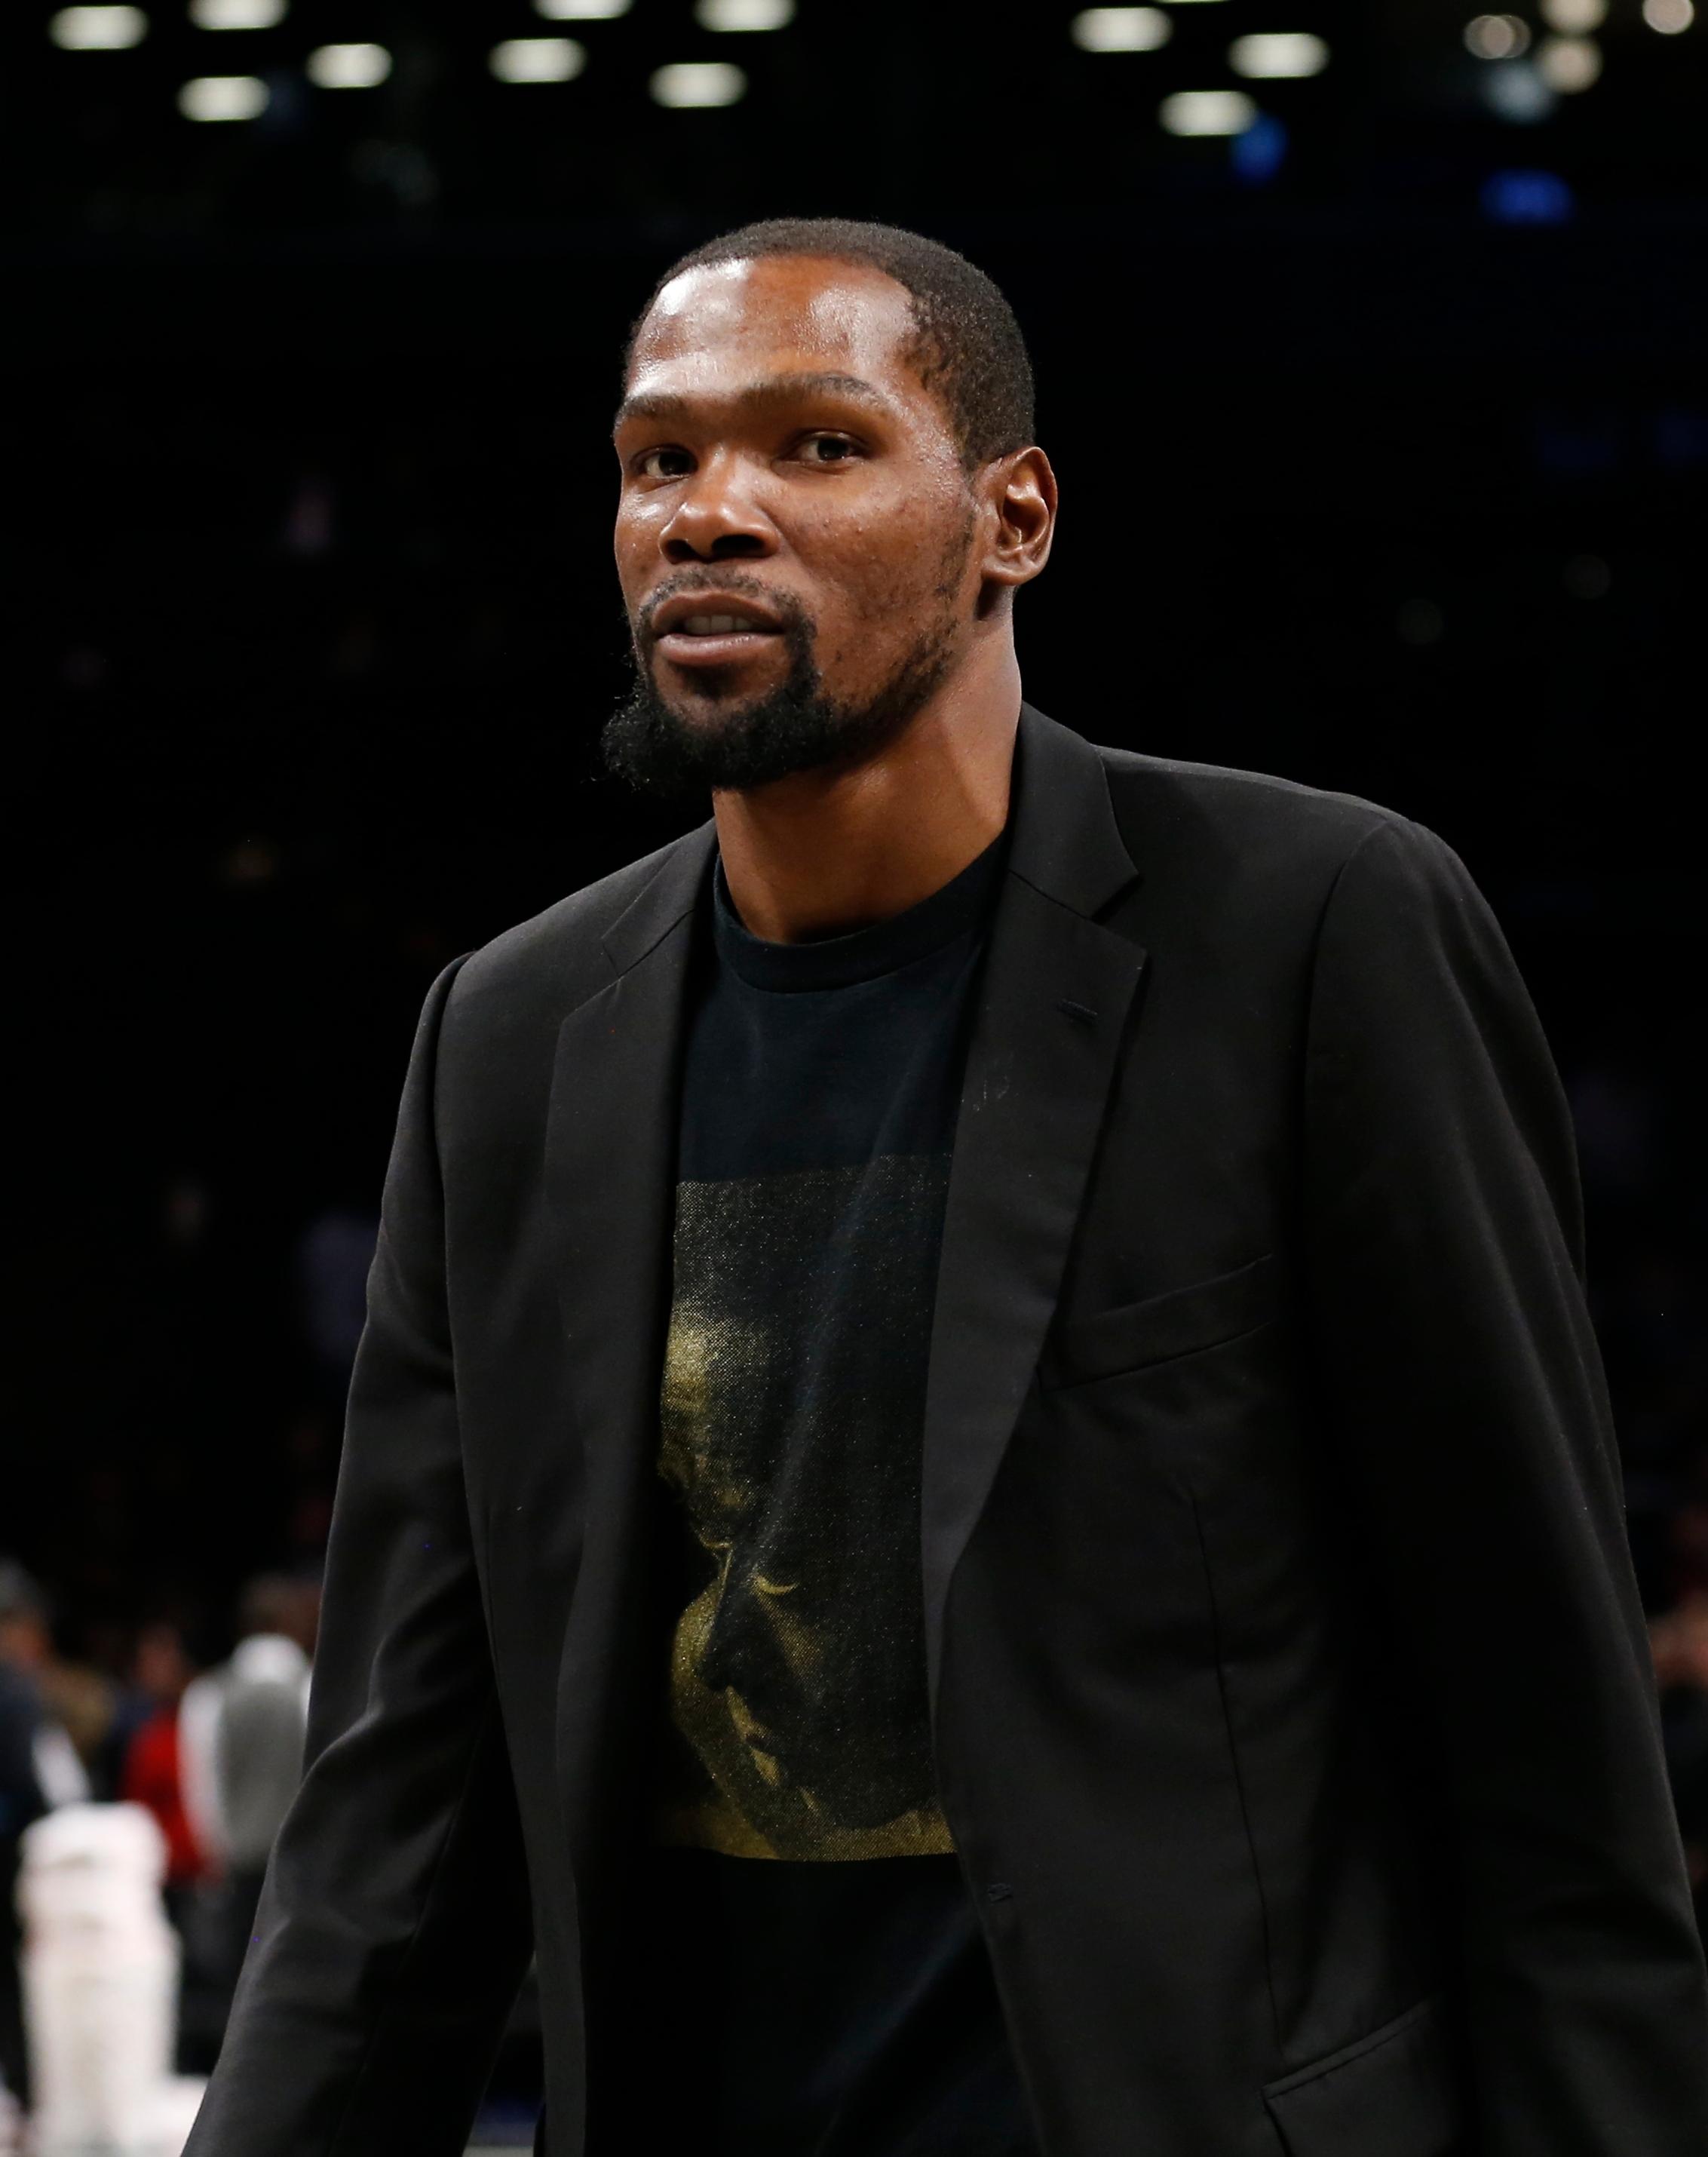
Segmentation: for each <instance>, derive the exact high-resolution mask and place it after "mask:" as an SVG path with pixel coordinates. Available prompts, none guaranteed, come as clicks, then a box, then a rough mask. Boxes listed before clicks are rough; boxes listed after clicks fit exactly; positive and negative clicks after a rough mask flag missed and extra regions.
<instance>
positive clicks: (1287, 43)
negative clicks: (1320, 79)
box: [1227, 30, 1329, 82]
mask: <svg viewBox="0 0 1708 2157" xmlns="http://www.w3.org/2000/svg"><path fill="white" fill-rule="evenodd" d="M1227 64H1228V65H1229V66H1230V67H1231V68H1232V69H1233V71H1234V73H1235V74H1236V75H1244V76H1246V77H1247V78H1248V80H1251V81H1254V82H1255V81H1263V80H1279V79H1281V78H1283V77H1287V76H1300V75H1320V74H1321V73H1322V71H1323V69H1325V67H1326V66H1327V65H1328V64H1329V49H1328V47H1327V46H1326V45H1325V44H1324V43H1323V41H1322V39H1320V38H1318V37H1313V36H1312V34H1311V33H1310V32H1309V30H1254V31H1253V33H1252V34H1251V35H1250V36H1249V37H1247V38H1236V39H1234V41H1233V43H1232V44H1231V45H1230V46H1229V47H1228V49H1227Z"/></svg>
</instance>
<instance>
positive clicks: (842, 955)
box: [712, 827, 1008, 992]
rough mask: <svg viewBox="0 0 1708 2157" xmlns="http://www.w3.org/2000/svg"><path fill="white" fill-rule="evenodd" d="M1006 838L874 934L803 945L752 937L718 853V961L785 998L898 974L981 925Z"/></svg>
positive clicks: (854, 932)
mask: <svg viewBox="0 0 1708 2157" xmlns="http://www.w3.org/2000/svg"><path fill="white" fill-rule="evenodd" d="M1007 837H1008V832H1007V830H1006V827H1005V828H1004V829H1003V830H1002V831H999V832H998V833H997V835H996V837H995V838H994V839H993V840H992V841H991V842H990V845H989V846H988V847H985V851H984V852H983V853H981V854H978V855H975V857H974V858H973V859H972V860H971V861H970V862H968V863H967V865H966V867H965V868H964V869H962V870H961V871H960V873H959V874H958V875H956V876H953V877H951V878H949V882H948V883H946V884H944V885H942V886H940V887H939V889H937V890H936V891H934V892H933V893H931V895H930V897H929V898H922V899H921V900H920V901H919V903H918V905H917V906H910V907H908V909H906V911H905V912H903V913H901V914H895V915H893V916H892V918H891V919H889V920H887V921H875V922H873V923H872V924H871V926H870V927H869V928H866V929H850V930H849V931H848V932H847V934H845V935H841V936H823V937H819V938H817V939H815V940H813V941H812V942H810V943H806V944H778V943H774V942H772V941H771V940H770V939H769V937H764V936H755V935H754V933H753V931H752V930H751V929H749V928H748V927H747V926H746V924H744V923H743V920H742V919H741V916H740V915H739V914H738V913H737V912H736V910H735V904H734V902H733V899H732V898H730V896H729V886H728V883H727V882H726V881H725V879H724V875H723V857H722V856H721V855H714V856H713V868H712V888H713V906H712V920H713V935H714V938H715V940H716V943H717V948H718V958H719V960H721V961H722V962H723V964H724V965H727V966H728V968H729V969H730V970H731V971H732V972H733V974H735V975H736V976H738V978H739V979H740V980H742V981H745V982H746V983H747V984H748V986H749V987H751V988H755V989H769V990H780V991H785V992H787V991H792V990H800V989H845V988H851V987H852V986H854V984H855V983H856V982H858V981H875V980H877V977H878V976H880V975H883V974H892V973H894V972H895V971H896V970H897V969H898V967H901V966H905V965H908V964H909V963H910V961H912V960H915V959H923V958H925V957H927V956H928V955H929V954H930V953H932V952H934V951H938V950H941V949H942V948H943V946H944V945H945V944H949V943H952V942H953V941H954V939H955V938H956V937H957V936H959V935H961V934H965V932H966V931H967V930H969V929H975V928H976V927H977V926H978V925H979V924H980V923H981V922H982V921H983V919H985V914H986V912H987V910H988V909H989V907H990V903H991V901H992V899H993V898H995V887H996V883H997V879H998V878H999V877H1000V875H1001V870H1002V866H1003V862H1004V860H1005V858H1006V853H1007V843H1006V842H1007Z"/></svg>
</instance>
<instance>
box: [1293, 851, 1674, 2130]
mask: <svg viewBox="0 0 1708 2157" xmlns="http://www.w3.org/2000/svg"><path fill="white" fill-rule="evenodd" d="M1583 992H1584V993H1585V994H1586V995H1592V994H1593V993H1594V992H1595V991H1594V985H1593V982H1592V981H1591V980H1589V979H1588V978H1587V977H1586V978H1585V979H1584V981H1583ZM1305 1122H1306V1183H1305V1194H1306V1195H1305V1207H1306V1214H1307V1223H1308V1228H1307V1240H1308V1254H1307V1255H1308V1271H1309V1308H1310V1318H1311V1322H1312V1326H1313V1331H1314V1339H1315V1346H1316V1353H1317V1355H1318V1357H1319V1359H1320V1367H1321V1369H1322V1371H1323V1373H1324V1376H1325V1380H1326V1382H1327V1385H1328V1387H1329V1391H1330V1399H1331V1403H1332V1404H1333V1407H1334V1410H1335V1425H1336V1429H1337V1431H1338V1442H1339V1449H1340V1459H1341V1464H1342V1467H1343V1471H1344V1473H1345V1477H1346V1480H1347V1483H1348V1485H1349V1486H1350V1498H1351V1501H1352V1504H1353V1507H1354V1511H1355V1516H1356V1518H1357V1519H1358V1521H1359V1523H1360V1527H1361V1532H1362V1534H1363V1535H1364V1536H1365V1537H1366V1538H1367V1539H1368V1544H1369V1556H1370V1557H1371V1562H1372V1563H1373V1566H1374V1567H1375V1568H1376V1571H1377V1573H1379V1574H1380V1576H1381V1578H1382V1579H1383V1580H1384V1581H1385V1582H1386V1588H1387V1592H1388V1594H1389V1596H1390V1598H1391V1601H1392V1613H1393V1618H1394V1622H1395V1626H1396V1629H1397V1639H1398V1642H1399V1645H1400V1648H1401V1650H1402V1655H1404V1656H1405V1657H1406V1659H1407V1660H1408V1662H1409V1664H1410V1665H1411V1669H1410V1673H1409V1675H1410V1680H1411V1682H1412V1686H1414V1688H1415V1691H1416V1696H1417V1701H1418V1703H1419V1707H1420V1711H1421V1713H1422V1718H1423V1737H1424V1743H1425V1747H1426V1748H1427V1752H1428V1755H1429V1756H1431V1757H1433V1760H1434V1762H1435V1763H1436V1765H1437V1767H1438V1772H1439V1786H1440V1792H1441V1801H1442V1807H1443V1811H1444V1814H1445V1815H1446V1825H1447V1835H1448V1852H1447V1857H1448V1868H1449V1876H1450V1877H1451V1878H1452V1880H1453V1899H1454V1903H1455V1910H1456V1923H1457V1931H1458V1938H1457V1941H1456V1943H1455V1947H1456V1951H1457V1953H1458V1956H1459V1957H1460V1959H1461V1967H1462V1975H1463V1983H1464V1998H1465V2001H1466V2007H1467V2014H1468V2028H1467V2031H1466V2035H1467V2037H1468V2039H1469V2046H1470V2055H1471V2062H1472V2070H1473V2077H1474V2090H1475V2103H1476V2107H1477V2118H1476V2127H1477V2130H1478V2133H1477V2135H1476V2136H1475V2137H1474V2138H1473V2140H1474V2147H1475V2148H1476V2149H1478V2150H1479V2153H1480V2157H1700V2153H1701V2152H1702V2151H1703V2150H1705V2149H1708V1992H1705V1985H1704V1977H1703V1967H1702V1956H1701V1951H1700V1944H1699V1942H1698V1940H1697V1937H1696V1933H1695V1926H1694V1923H1693V1921H1692V1917H1691V1911H1690V1897H1689V1892H1688V1890H1687V1887H1686V1885H1685V1873H1684V1866H1683V1861H1682V1857H1681V1854H1680V1846H1679V1838H1678V1833H1677V1829H1676V1826H1675V1821H1674V1818H1673V1812H1672V1807H1671V1803H1670V1800H1669V1795H1668V1791H1667V1784H1666V1779H1665V1774H1664V1767H1663V1763H1662V1756H1661V1750H1660V1744H1659V1728H1658V1717H1657V1712H1656V1707H1655V1700H1654V1684H1653V1679H1652V1676H1651V1672H1650V1666H1649V1655H1648V1650H1647V1642H1646V1637H1645V1632H1644V1622H1643V1615H1642V1611H1641V1609H1640V1606H1639V1599H1638V1595H1637V1591H1636V1587H1635V1583H1634V1580H1633V1573H1632V1569H1631V1564H1630V1558H1629V1554H1628V1545H1627V1542H1626V1537H1625V1531H1624V1521H1623V1506H1622V1500H1621V1487H1620V1479H1619V1468H1618V1454H1617V1452H1616V1449H1615V1446H1614V1442H1613V1431H1612V1426H1611V1421H1610V1418H1609V1415H1608V1405H1607V1398H1606V1393H1605V1388H1604V1385H1603V1378H1602V1374H1601V1367H1600V1362H1599V1358H1598V1356H1597V1349H1596V1344H1595V1339H1594V1336H1593V1333H1592V1331H1591V1327H1590V1323H1589V1318H1588V1315H1587V1310H1586V1307H1585V1303H1584V1298H1583V1294H1582V1284H1581V1275H1582V1226H1581V1213H1580V1206H1579V1199H1578V1191H1577V1165H1576V1156H1575V1152H1574V1149H1573V1145H1572V1130H1571V1124H1570V1119H1569V1116H1568V1114H1567V1108H1566V1104H1565V1101H1564V1099H1563V1096H1562V1094H1561V1089H1560V1085H1559V1083H1558V1080H1557V1079H1556V1075H1555V1073H1554V1069H1553V1066H1552V1063H1551V1060H1550V1058H1549V1055H1548V1051H1547V1048H1546V1043H1545V1042H1544V1041H1543V1038H1542V1035H1541V1028H1540V1027H1539V1025H1538V1023H1537V1020H1536V1014H1535V1012H1534V1010H1533V1009H1532V1007H1531V1002H1530V1000H1529V998H1528V996H1526V994H1525V989H1524V986H1523V984H1522V982H1521V981H1520V979H1519V976H1518V974H1517V971H1516V969H1515V966H1514V965H1513V961H1512V959H1511V956H1510V953H1509V952H1508V950H1507V949H1506V945H1505V941H1504V940H1503V939H1502V937H1501V934H1500V929H1499V928H1498V927H1497V926H1496V924H1495V922H1494V917H1493V915H1492V914H1490V912H1489V908H1488V906H1487V905H1486V904H1485V903H1484V900H1483V899H1482V898H1481V897H1480V895H1479V893H1478V892H1477V890H1476V888H1475V887H1474V885H1473V884H1472V883H1471V881H1470V878H1469V876H1468V875H1467V873H1466V872H1465V870H1464V867H1463V865H1462V864H1461V863H1460V862H1459V861H1458V858H1457V857H1456V856H1454V855H1453V853H1452V852H1450V851H1449V850H1448V848H1447V847H1445V846H1443V844H1442V843H1441V842H1439V841H1438V840H1437V839H1435V838H1434V837H1432V836H1431V835H1430V834H1429V833H1428V832H1426V831H1421V830H1419V829H1418V828H1417V827H1416V826H1409V825H1407V824H1405V823H1403V822H1400V821H1394V822H1392V823H1389V824H1386V825H1384V826H1381V827H1380V828H1378V829H1377V830H1376V831H1373V832H1371V834H1370V835H1369V836H1368V837H1366V839H1365V841H1364V842H1362V844H1361V846H1360V847H1358V849H1357V850H1356V852H1355V853H1354V854H1353V856H1352V857H1350V860H1349V861H1348V862H1346V863H1345V866H1344V867H1343V868H1342V870H1341V872H1340V876H1339V878H1338V881H1337V883H1336V885H1335V890H1334V893H1333V894H1332V897H1331V898H1330V902H1329V904H1328V907H1327V909H1326V911H1325V916H1324V919H1323V923H1322V928H1321V933H1320V941H1319V945H1318V950H1317V955H1316V960H1315V966H1314V980H1313V985H1312V992H1311V1010H1310V1027H1309V1053H1308V1058H1307V1068H1306V1089H1305Z"/></svg>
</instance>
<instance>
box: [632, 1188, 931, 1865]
mask: <svg viewBox="0 0 1708 2157" xmlns="http://www.w3.org/2000/svg"><path fill="white" fill-rule="evenodd" d="M948 1181H949V1154H948V1152H947V1151H940V1152H930V1153H917V1154H889V1155H880V1156H876V1157H874V1158H872V1159H871V1160H868V1161H863V1162H861V1163H859V1164H857V1165H855V1166H843V1167H832V1168H805V1169H795V1170H789V1171H774V1172H771V1173H769V1174H762V1175H755V1176H736V1177H729V1178H725V1179H721V1180H714V1181H683V1182H682V1183H680V1184H679V1185H678V1187H677V1218H676V1235H675V1284H674V1292H673V1298H672V1308H671V1324H670V1331H669V1337H668V1343H667V1346H666V1358H665V1371H664V1384H663V1388H662V1397H661V1408H662V1426H663V1428H662V1444H661V1454H660V1462H659V1465H660V1470H661V1474H662V1475H663V1477H664V1480H665V1481H666V1484H667V1485H669V1487H670V1488H671V1491H672V1492H673V1494H674V1495H676V1497H677V1500H678V1501H679V1503H680V1506H681V1507H682V1513H683V1516H684V1517H685V1519H686V1521H687V1526H688V1527H689V1529H690V1530H691V1532H692V1547H693V1549H694V1552H695V1556H696V1559H697V1565H696V1573H697V1577H696V1578H694V1579H692V1580H691V1581H689V1582H688V1583H685V1588H686V1593H687V1598H688V1599H687V1601H686V1607H685V1608H683V1609H682V1614H681V1616H680V1618H679V1619H678V1620H677V1624H676V1628H675V1633H674V1637H673V1640H672V1646H671V1673H670V1712H671V1725H672V1734H673V1740H674V1743H673V1746H672V1751H671V1764H670V1768H669V1770H668V1772H667V1775H666V1789H665V1794H664V1802H663V1809H662V1815H661V1833H662V1835H663V1836H664V1838H665V1840H667V1841H671V1842H676V1843H687V1844H692V1845H697V1846H699V1847H701V1848H702V1849H708V1850H713V1851H721V1852H723V1854H725V1855H726V1856H736V1857H777V1858H797V1859H799V1858H812V1859H819V1860H836V1859H844V1858H872V1857H885V1856H911V1855H923V1854H926V1853H929V1852H946V1851H949V1850H950V1849H951V1848H952V1845H951V1842H950V1840H949V1831H948V1829H947V1827H946V1825H944V1818H943V1815H942V1812H941V1810H940V1809H939V1806H938V1804H937V1802H936V1798H935V1795H934V1789H933V1777H932V1768H931V1754H930V1742H929V1728H928V1724H927V1708H926V1697H925V1684H924V1668H925V1650H924V1631H923V1606H922V1601H921V1593H920V1582H919V1547H918V1519H919V1456H918V1413H919V1402H920V1399H921V1398H922V1396H923V1385H924V1375H925V1366H926V1358H927V1354H928V1351H929V1334H930V1320H931V1308H932V1300H933V1295H934V1286H935V1274H936V1265H937V1256H938V1249H939V1239H940V1236H941V1229H942V1217H943V1207H944V1197H945V1194H946V1192H947V1189H948Z"/></svg>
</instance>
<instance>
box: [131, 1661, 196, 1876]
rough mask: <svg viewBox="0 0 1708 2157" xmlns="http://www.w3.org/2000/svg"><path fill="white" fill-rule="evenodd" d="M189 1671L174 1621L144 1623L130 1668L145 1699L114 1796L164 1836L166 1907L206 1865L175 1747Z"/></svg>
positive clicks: (189, 1678)
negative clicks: (140, 1809) (140, 1808)
mask: <svg viewBox="0 0 1708 2157" xmlns="http://www.w3.org/2000/svg"><path fill="white" fill-rule="evenodd" d="M192 1676H193V1668H192V1665H191V1663H190V1659H189V1657H188V1655H187V1654H186V1653H185V1652H184V1644H183V1635H182V1634H181V1633H180V1632H179V1631H178V1629H177V1626H176V1625H174V1624H170V1623H167V1622H165V1621H162V1622H161V1623H159V1624H153V1625H145V1626H144V1627H143V1629H142V1631H141V1634H139V1636H138V1638H137V1641H136V1657H135V1660H134V1662H133V1665H132V1670H131V1684H132V1687H133V1690H134V1692H135V1694H136V1696H137V1697H138V1698H139V1699H140V1700H141V1701H145V1702H146V1703H147V1713H146V1714H145V1715H144V1716H143V1717H141V1720H140V1721H139V1722H138V1723H137V1726H136V1729H135V1730H134V1731H133V1732H132V1733H131V1739H130V1743H129V1744H128V1746H127V1747H126V1752H125V1758H124V1764H123V1767H122V1768H121V1772H120V1776H119V1794H120V1796H121V1797H122V1798H127V1799H130V1800H131V1802H132V1803H133V1804H139V1805H146V1806H147V1809H148V1810H149V1811H150V1812H152V1814H153V1815H154V1817H155V1820H157V1822H158V1824H159V1826H160V1830H161V1833H162V1835H164V1836H165V1838H166V1851H167V1862H166V1893H167V1907H168V1908H169V1909H173V1910H174V1915H177V1914H178V1912H177V1910H176V1909H175V1908H174V1905H175V1904H177V1902H180V1901H181V1899H182V1897H183V1892H184V1891H185V1890H186V1889H187V1888H188V1887H189V1886H190V1885H191V1884H192V1883H193V1882H194V1881H196V1880H198V1879H199V1878H200V1877H201V1876H202V1874H203V1871H205V1869H206V1864H207V1860H206V1856H205V1854H204V1852H203V1849H202V1846H201V1843H200V1841H199V1840H198V1838H197V1835H196V1831H195V1829H194V1828H193V1826H192V1825H191V1823H190V1816H189V1814H188V1810H186V1808H185V1804H184V1791H183V1768H182V1763H181V1760H180V1756H179V1749H178V1707H179V1703H180V1702H181V1701H182V1700H183V1695H184V1690H185V1688H186V1686H188V1684H189V1683H190V1681H191V1678H192Z"/></svg>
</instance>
